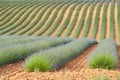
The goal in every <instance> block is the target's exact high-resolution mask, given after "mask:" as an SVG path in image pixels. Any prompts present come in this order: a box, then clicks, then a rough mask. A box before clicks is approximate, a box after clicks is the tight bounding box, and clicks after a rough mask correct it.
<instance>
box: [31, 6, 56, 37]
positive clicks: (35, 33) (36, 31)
mask: <svg viewBox="0 0 120 80" xmlns="http://www.w3.org/2000/svg"><path fill="white" fill-rule="evenodd" d="M53 6H54V5H52V6H50V7H49V8H48V9H47V10H46V11H45V13H44V15H43V16H42V18H41V19H40V22H41V21H42V20H44V18H45V16H46V14H47V13H48V11H49V10H50V9H51V7H53ZM44 24H45V23H44ZM44 24H43V25H44ZM41 27H42V26H41ZM41 27H40V28H39V29H38V30H37V31H35V32H34V33H33V34H32V36H35V35H36V33H38V32H39V30H40V29H41Z"/></svg>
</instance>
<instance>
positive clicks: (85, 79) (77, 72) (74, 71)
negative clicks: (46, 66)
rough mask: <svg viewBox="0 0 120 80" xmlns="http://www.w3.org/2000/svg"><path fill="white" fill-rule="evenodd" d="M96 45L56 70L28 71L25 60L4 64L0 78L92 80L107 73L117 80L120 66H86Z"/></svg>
mask: <svg viewBox="0 0 120 80" xmlns="http://www.w3.org/2000/svg"><path fill="white" fill-rule="evenodd" d="M96 46H97V45H93V46H91V47H90V48H88V49H87V50H86V51H84V52H83V53H82V54H81V55H80V56H78V57H77V58H75V59H73V60H71V61H70V62H68V63H66V64H65V65H64V66H63V67H62V68H61V69H59V70H58V71H54V72H44V73H43V72H31V73H30V72H27V71H25V70H24V68H23V67H22V64H23V63H24V61H20V62H18V63H14V64H7V65H4V66H2V67H0V80H91V79H93V78H94V77H96V76H105V75H106V76H108V77H110V78H111V80H116V79H117V77H118V76H120V66H119V67H118V69H116V70H105V69H89V68H87V67H86V66H85V63H86V58H87V55H88V54H89V53H90V52H91V50H93V49H94V48H95V47H96ZM118 50H119V54H120V46H118ZM119 63H120V62H119Z"/></svg>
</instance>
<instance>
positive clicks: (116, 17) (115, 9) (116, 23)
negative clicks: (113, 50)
mask: <svg viewBox="0 0 120 80" xmlns="http://www.w3.org/2000/svg"><path fill="white" fill-rule="evenodd" d="M117 8H118V7H117V2H115V6H114V21H115V24H114V25H115V31H114V32H115V40H116V42H119V40H118V34H120V33H118V9H117Z"/></svg>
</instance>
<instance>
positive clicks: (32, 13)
mask: <svg viewBox="0 0 120 80" xmlns="http://www.w3.org/2000/svg"><path fill="white" fill-rule="evenodd" d="M37 8H39V6H38V7H36V8H35V9H34V10H33V11H32V12H31V13H30V15H29V16H28V17H27V19H26V20H25V21H24V22H23V23H22V24H24V23H25V22H26V21H28V20H29V19H30V17H31V16H32V15H34V12H35V11H36V10H37ZM23 15H25V13H24V14H23ZM34 18H35V17H34ZM34 18H33V19H34ZM32 22H33V20H31V21H30V22H29V24H28V25H27V26H29V25H31V24H32ZM18 23H19V22H18V21H16V22H15V23H14V24H18ZM27 26H26V27H27ZM19 27H21V26H17V27H16V28H14V29H13V30H11V31H14V30H15V31H16V30H17V29H18V28H19ZM26 27H24V28H23V29H20V30H19V31H17V32H21V31H22V30H24V29H25V28H26ZM17 32H16V33H17Z"/></svg>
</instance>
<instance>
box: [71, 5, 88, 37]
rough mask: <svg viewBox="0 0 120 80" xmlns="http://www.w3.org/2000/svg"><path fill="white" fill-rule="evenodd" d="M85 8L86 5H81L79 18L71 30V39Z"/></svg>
mask: <svg viewBox="0 0 120 80" xmlns="http://www.w3.org/2000/svg"><path fill="white" fill-rule="evenodd" d="M85 6H86V4H83V5H82V8H81V10H80V12H79V16H78V19H77V22H76V24H75V27H74V28H73V30H72V32H71V35H70V37H73V36H74V34H75V31H76V29H77V27H78V25H79V22H80V19H81V16H82V13H83V10H84V8H85Z"/></svg>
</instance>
